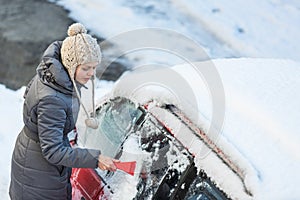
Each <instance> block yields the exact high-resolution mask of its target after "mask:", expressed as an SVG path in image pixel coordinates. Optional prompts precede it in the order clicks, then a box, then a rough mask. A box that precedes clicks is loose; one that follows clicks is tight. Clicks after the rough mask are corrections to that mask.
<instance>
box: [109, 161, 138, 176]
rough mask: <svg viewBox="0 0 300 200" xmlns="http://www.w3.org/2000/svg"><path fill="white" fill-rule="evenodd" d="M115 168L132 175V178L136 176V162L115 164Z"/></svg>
mask: <svg viewBox="0 0 300 200" xmlns="http://www.w3.org/2000/svg"><path fill="white" fill-rule="evenodd" d="M114 164H115V166H116V167H117V169H119V170H122V171H124V172H126V173H128V174H130V175H131V176H133V175H134V170H135V167H136V161H132V162H114Z"/></svg>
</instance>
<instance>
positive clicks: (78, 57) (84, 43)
mask: <svg viewBox="0 0 300 200" xmlns="http://www.w3.org/2000/svg"><path fill="white" fill-rule="evenodd" d="M68 36H69V37H67V38H66V39H65V40H64V41H63V43H62V47H61V50H60V51H61V58H62V63H63V65H64V66H65V67H66V68H67V70H68V72H69V75H70V77H71V79H74V74H75V71H76V67H77V66H78V65H81V64H86V63H90V62H97V63H100V62H101V51H100V46H99V45H98V44H97V40H96V39H95V38H93V37H92V36H91V35H89V34H87V31H86V29H85V27H84V26H83V25H82V24H80V23H74V24H72V25H71V26H69V29H68Z"/></svg>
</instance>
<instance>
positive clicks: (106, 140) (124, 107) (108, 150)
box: [84, 98, 143, 157]
mask: <svg viewBox="0 0 300 200" xmlns="http://www.w3.org/2000/svg"><path fill="white" fill-rule="evenodd" d="M142 116H143V111H142V110H141V109H139V107H138V106H137V105H135V104H134V103H133V102H131V101H129V100H128V99H125V98H116V99H114V100H111V101H107V102H106V103H105V104H103V105H102V106H101V107H100V108H98V109H97V112H96V117H97V119H98V121H99V127H98V129H97V130H96V131H95V130H93V129H87V132H86V135H85V137H86V138H85V144H84V146H85V147H87V148H95V149H100V150H101V152H102V153H103V154H104V155H107V156H110V157H115V155H116V153H117V152H118V151H119V148H120V146H121V144H122V142H123V141H124V139H125V137H126V136H127V135H128V134H129V132H130V130H131V129H132V128H133V126H134V125H135V124H136V123H138V122H139V120H140V118H141V117H142Z"/></svg>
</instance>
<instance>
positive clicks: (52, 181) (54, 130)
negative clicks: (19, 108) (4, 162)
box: [9, 23, 119, 200]
mask: <svg viewBox="0 0 300 200" xmlns="http://www.w3.org/2000/svg"><path fill="white" fill-rule="evenodd" d="M68 35H69V36H68V37H67V38H66V39H65V40H64V41H63V42H59V41H57V42H54V43H52V44H51V45H50V46H49V47H48V48H47V49H46V51H45V52H44V55H43V57H42V61H41V63H40V64H39V66H38V68H37V74H36V76H35V77H34V78H33V79H32V81H31V82H30V83H29V84H28V86H27V89H26V92H25V95H24V98H25V102H24V107H23V121H24V128H23V130H22V131H21V132H20V133H19V135H18V138H17V140H16V144H15V148H14V152H13V156H12V163H11V183H10V189H9V194H10V197H11V199H13V200H14V199H24V200H26V199H55V200H59V199H64V200H65V199H71V197H72V196H71V195H72V194H71V184H70V175H71V169H72V167H76V168H96V167H99V168H100V169H102V170H111V171H115V170H116V167H115V165H114V162H119V161H117V160H114V159H112V158H109V157H106V156H104V155H102V154H101V153H100V151H99V150H94V149H81V148H72V147H71V146H70V144H69V140H68V137H67V135H68V133H69V132H70V131H72V130H73V129H74V128H75V123H76V120H77V116H78V111H79V107H80V105H82V106H83V104H82V103H81V99H80V88H81V87H85V86H84V84H86V83H87V82H88V81H89V80H90V79H92V78H93V77H94V75H95V74H94V73H95V68H96V66H97V65H98V64H99V63H100V61H101V51H100V47H99V45H98V44H97V41H96V39H94V38H93V37H91V36H90V35H89V34H87V32H86V29H85V28H84V26H83V25H81V24H79V23H76V24H73V25H71V26H70V27H69V29H68ZM83 107H84V106H83ZM84 109H85V108H84ZM86 124H87V125H88V126H90V127H93V128H96V127H97V122H96V119H93V118H90V117H89V116H88V119H87V120H86Z"/></svg>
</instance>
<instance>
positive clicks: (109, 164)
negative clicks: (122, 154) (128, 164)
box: [98, 154, 120, 172]
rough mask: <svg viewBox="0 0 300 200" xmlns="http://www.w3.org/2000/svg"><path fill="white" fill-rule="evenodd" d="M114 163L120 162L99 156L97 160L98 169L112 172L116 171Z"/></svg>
mask: <svg viewBox="0 0 300 200" xmlns="http://www.w3.org/2000/svg"><path fill="white" fill-rule="evenodd" d="M114 162H120V161H119V160H116V159H113V158H110V157H107V156H104V155H102V154H100V156H99V158H98V167H99V168H100V169H101V170H108V171H113V172H114V171H116V170H117V168H116V166H115V164H114Z"/></svg>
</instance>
